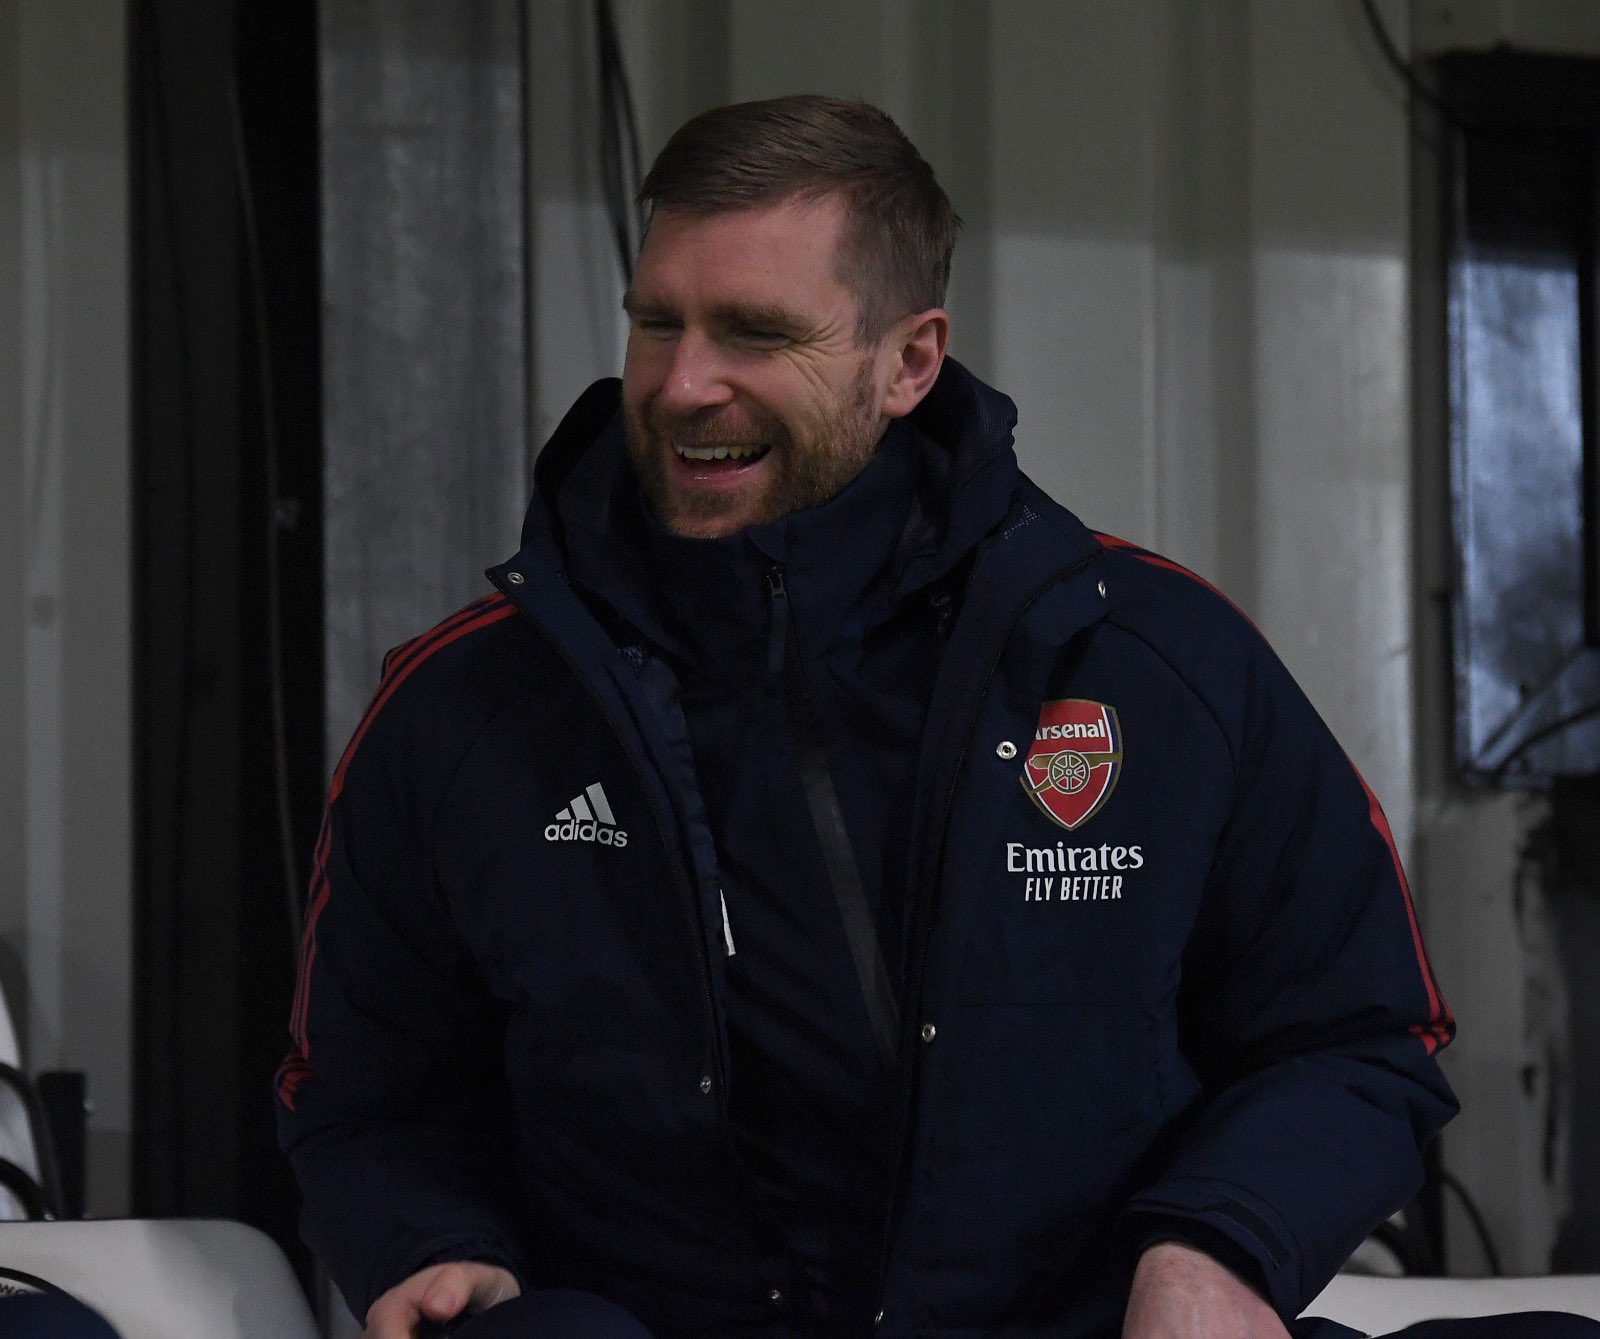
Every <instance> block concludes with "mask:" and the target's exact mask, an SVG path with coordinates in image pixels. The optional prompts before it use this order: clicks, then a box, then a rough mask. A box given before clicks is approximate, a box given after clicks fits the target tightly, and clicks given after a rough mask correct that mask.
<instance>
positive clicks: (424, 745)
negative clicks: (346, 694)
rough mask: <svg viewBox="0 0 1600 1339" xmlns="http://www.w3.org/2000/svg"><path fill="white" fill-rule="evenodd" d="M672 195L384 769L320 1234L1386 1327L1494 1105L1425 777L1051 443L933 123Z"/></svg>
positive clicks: (427, 651)
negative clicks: (1345, 1277)
mask: <svg viewBox="0 0 1600 1339" xmlns="http://www.w3.org/2000/svg"><path fill="white" fill-rule="evenodd" d="M643 196H644V198H645V199H646V200H647V201H648V202H649V203H650V204H651V206H652V214H651V218H650V226H649V230H648V233H647V236H646V238H645V242H644V245H643V249H642V253H641V255H640V257H639V261H638V267H637V272H636V274H635V276H634V280H633V283H632V286H631V288H630V289H629V292H628V294H627V298H626V304H625V305H626V308H627V311H628V314H629V318H630V322H631V325H630V334H629V339H628V350H627V360H626V365H625V368H624V372H623V377H622V380H621V383H620V385H619V384H618V383H617V382H615V381H605V382H601V383H598V384H597V385H595V386H594V387H592V388H591V389H590V390H589V391H588V392H586V393H585V395H584V396H583V397H582V398H581V399H580V400H579V402H578V403H577V404H576V405H575V406H574V407H573V409H572V410H571V411H570V412H569V414H568V416H567V418H566V419H565V421H564V422H563V423H562V425H561V426H560V428H559V429H558V430H557V432H556V434H555V435H554V437H553V438H552V440H551V441H550V443H549V444H548V445H547V446H546V448H545V450H544V452H543V453H542V455H541V457H540V460H539V466H538V472H537V493H536V496H535V498H534V501H533V504H532V506H531V508H530V509H529V513H528V518H527V522H526V525H525V527H524V532H523V543H522V548H521V551H520V552H519V553H518V554H517V555H516V556H515V557H514V558H513V559H511V560H510V561H509V562H506V563H503V564H501V565H499V566H497V567H495V568H493V569H492V570H491V572H490V576H491V579H492V580H493V582H494V585H495V587H496V590H495V591H494V593H492V594H490V595H487V596H486V597H485V598H484V599H482V600H480V601H478V602H477V603H476V604H474V605H472V606H469V607H468V608H467V609H465V610H463V611H461V612H460V613H459V614H457V615H455V616H453V617H452V618H450V619H448V620H446V621H445V622H444V623H442V624H440V625H439V627H437V628H435V629H434V630H433V631H432V632H430V633H427V634H425V635H423V636H422V637H419V638H417V639H416V640H414V641H412V642H409V643H406V644H405V645H404V646H402V647H399V648H397V649H396V650H395V651H394V652H392V653H391V654H390V656H389V657H388V658H387V660H386V663H385V666H384V675H383V682H382V685H381V687H380V689H379V692H378V695H377V697H376V699H375V701H374V704H373V707H372V708H371V710H370V711H369V712H368V714H367V716H366V718H365V719H364V720H363V721H362V723H361V726H360V728H359V730H358V731H357V733H356V736H355V738H354V740H353V741H352V742H351V745H350V747H349V749H348V750H347V751H346V753H345V756H344V758H343V759H342V760H341V762H340V764H339V767H338V770H337V772H336V774H335V776H334V780H333V785H332V787H331V790H330V797H329V806H328V815H327V820H326V823H325V826H324V830H323V836H322V840H321V842H320V843H319V847H318V852H317V863H316V868H315V870H314V872H313V883H312V899H311V903H310V911H309V914H308V918H307V929H306V939H305V948H304V954H303V960H302V967H301V976H300V983H299V990H298V992H297V996H296V1001H295V1010H294V1015H293V1018H292V1020H291V1023H292V1032H293V1037H294V1049H293V1050H292V1052H291V1054H290V1056H289V1058H288V1059H287V1060H286V1061H285V1063H284V1067H283V1069H282V1070H281V1072H280V1076H279V1083H278V1100H279V1108H280V1120H281V1129H282V1132H283V1138H284V1143H285V1146H286V1148H287V1149H288V1150H289V1152H290V1155H291V1157H292V1158H293V1161H294V1165H295V1168H296V1171H297V1173H298V1175H299V1177H300V1181H301V1184H302V1186H303V1187H304V1190H305V1195H306V1212H305V1218H304V1223H305V1232H306V1236H307V1239H308V1241H309V1242H310V1243H311V1245H312V1246H313V1247H314V1248H315V1250H316V1251H317V1252H318V1254H319V1256H320V1257H321V1259H322V1260H323V1261H324V1262H325V1263H326V1265H327V1266H328V1268H329V1270H330V1271H331V1272H332V1274H333V1277H334V1278H335V1279H336V1280H337V1281H338V1283H339V1285H340V1287H341V1288H342V1289H343V1291H344V1294H345V1296H346V1297H347V1298H348V1299H349V1301H350V1303H351V1305H352V1307H353V1308H354V1309H355V1310H356V1312H357V1314H364V1315H365V1316H366V1318H367V1327H368V1334H369V1335H371V1336H373V1339H401V1336H410V1335H413V1334H417V1333H420V1332H422V1331H423V1330H424V1329H425V1328H426V1327H427V1326H429V1325H432V1324H434V1323H439V1322H452V1323H453V1322H456V1321H458V1320H464V1321H465V1325H464V1328H463V1333H464V1334H470V1335H473V1336H482V1337H483V1339H488V1336H491V1335H497V1334H503V1335H523V1336H532V1335H571V1336H617V1337H619V1339H620V1337H621V1336H635V1337H637V1336H641V1335H655V1336H658V1337H659V1339H668V1337H669V1336H689V1335H696V1336H730V1337H731V1336H780V1335H799V1334H806V1335H819V1336H822V1335H825V1336H856V1335H867V1334H876V1335H884V1336H891V1335H892V1336H912V1335H935V1334H937V1335H947V1336H980V1335H1002V1334H1003V1335H1007V1336H1028V1335H1037V1336H1041V1339H1042V1337H1043V1336H1085V1339H1089V1337H1093V1339H1114V1337H1115V1336H1117V1335H1118V1334H1121V1335H1123V1336H1125V1337H1126V1339H1241V1337H1242V1339H1282V1337H1283V1336H1284V1335H1285V1334H1286V1333H1288V1332H1289V1331H1288V1330H1287V1329H1286V1326H1288V1325H1290V1324H1293V1325H1294V1326H1295V1327H1296V1328H1295V1329H1294V1333H1296V1334H1311V1333H1318V1334H1322V1333H1328V1334H1333V1333H1345V1332H1344V1331H1340V1330H1338V1328H1337V1327H1323V1328H1321V1329H1314V1328H1308V1325H1307V1323H1305V1322H1295V1321H1293V1318H1294V1317H1295V1316H1296V1315H1297V1314H1298V1312H1299V1311H1300V1309H1301V1308H1302V1307H1303V1306H1304V1304H1305V1303H1306V1302H1307V1301H1308V1300H1309V1299H1310V1298H1311V1297H1312V1296H1314V1295H1315V1293H1316V1292H1317V1291H1318V1290H1319V1288H1320V1287H1321V1286H1322V1285H1323V1284H1324V1283H1325V1282H1326V1281H1327V1279H1328V1278H1329V1277H1330V1276H1331V1275H1332V1274H1333V1272H1334V1271H1335V1270H1336V1269H1337V1268H1338V1267H1339V1265H1340V1264H1341V1263H1342V1262H1343V1260H1344V1259H1345V1258H1346V1256H1348V1254H1349V1253H1350V1251H1351V1249H1352V1248H1353V1247H1354V1246H1355V1245H1356V1244H1357V1243H1359V1241H1360V1240H1361V1238H1362V1237H1363V1235H1364V1234H1365V1233H1366V1232H1368V1231H1369V1230H1370V1229H1371V1228H1372V1227H1373V1226H1375V1225H1376V1224H1377V1223H1379V1222H1381V1221H1382V1220H1383V1219H1384V1218H1385V1217H1386V1216H1387V1215H1388V1214H1390V1213H1391V1212H1393V1211H1394V1210H1395V1209H1397V1208H1398V1207H1400V1206H1401V1205H1402V1204H1404V1203H1405V1202H1406V1201H1407V1199H1408V1198H1409V1197H1410V1196H1411V1195H1413V1194H1414V1193H1415V1191H1416V1189H1417V1187H1418V1185H1419V1183H1420V1180H1421V1165H1422V1164H1421V1160H1420V1154H1419V1150H1420V1147H1421V1145H1422V1143H1423V1142H1424V1141H1425V1140H1426V1139H1427V1138H1429V1137H1430V1136H1431V1135H1432V1133H1433V1132H1434V1131H1436V1130H1437V1129H1438V1128H1439V1126H1440V1125H1442V1124H1443V1123H1444V1121H1445V1120H1446V1119H1447V1118H1448V1117H1449V1116H1450V1115H1451V1114H1452V1112H1453V1111H1454V1101H1453V1099H1452V1097H1451V1095H1450V1092H1449V1089H1448V1087H1447V1086H1446V1084H1445V1082H1444V1080H1443V1079H1442V1078H1441V1076H1440V1073H1439V1070H1438V1067H1437V1065H1436V1064H1435V1060H1434V1055H1435V1052H1436V1051H1437V1050H1438V1048H1439V1047H1440V1046H1441V1045H1443V1044H1444V1043H1445V1042H1446V1041H1447V1040H1448V1039H1449V1037H1450V1035H1451V1033H1452V1029H1453V1024H1452V1022H1451V1020H1450V1016H1449V1013H1448V1011H1447V1010H1446V1008H1445V1006H1444V1003H1443V1001H1442V999H1441V998H1440V996H1439V993H1438V990H1437V988H1436V986H1435V983H1434V981H1433V977H1432V974H1431V972H1430V970H1429V967H1428V964H1427V960H1426V957H1425V955H1424V953H1423V950H1422V945H1421V941H1420V939H1419V938H1418V935H1417V930H1416V922H1415V918H1414V915H1413V912H1412V908H1411V903H1410V898H1409V894H1408V892H1407V889H1406V886H1405V880H1404V877H1403V875H1402V874H1401V871H1400V867H1399V864H1398V862H1397V860H1396V857H1395V851H1394V844H1393V841H1392V839H1391V838H1390V835H1389V831H1388V828H1387V825H1386V824H1385V822H1384V819H1383V815H1382V812H1381V810H1380V809H1379V808H1378V804H1377V801H1376V800H1375V799H1373V797H1372V796H1371V795H1370V793H1369V792H1368V791H1367V790H1366V788H1365V786H1364V785H1363V783H1362V781H1361V779H1360V778H1359V777H1358V776H1357V775H1356V774H1355V772H1354V771H1353V770H1352V768H1351V767H1350V765H1349V763H1348V761H1347V760H1346V759H1345V757H1344V755H1343V753H1342V752H1341V751H1340V749H1339V747H1338V745H1337V744H1336V743H1335V742H1334V741H1333V739H1332V738H1331V737H1330V736H1329V735H1328V732H1327V731H1326V729H1325V728H1324V727H1323V725H1322V724H1321V722H1320V721H1319V720H1318V719H1317V717H1316V715H1315V713H1314V712H1313V711H1312V710H1311V708H1310V707H1309V705H1308V704H1307V703H1306V701H1305V699H1304V697H1303V696H1302V695H1301V694H1300V693H1299V691H1298V690H1297V689H1296V687H1295V685H1294V684H1293V682H1292V681H1291V679H1290V678H1289V676H1288V674H1287V673H1286V672H1285V671H1284V669H1283V667H1282V666H1281V665H1280V664H1279V663H1278V661H1277V660H1276V659H1275V658H1274V657H1273V655H1272V653H1271V652H1270V650H1269V649H1268V648H1267V647H1266V646H1265V645H1264V644H1263V643H1262V641H1261V639H1260V637H1259V636H1258V635H1257V633H1256V632H1255V631H1254V630H1253V629H1252V628H1251V627H1250V625H1249V624H1248V622H1247V621H1246V620H1245V619H1243V618H1242V617H1241V616H1240V615H1239V614H1238V613H1237V612H1236V611H1235V610H1234V609H1233V608H1232V607H1231V606H1230V605H1229V604H1228V603H1227V602H1226V601H1225V600H1223V599H1222V598H1221V597H1219V596H1218V595H1217V594H1216V593H1215V592H1214V591H1213V590H1211V589H1210V588H1209V587H1208V586H1206V585H1205V584H1204V583H1203V582H1201V581H1199V580H1198V579H1197V578H1195V577H1193V576H1191V575H1190V574H1189V573H1187V572H1185V571H1183V570H1182V569H1181V568H1179V567H1177V566H1176V565H1175V564H1173V563H1170V562H1168V561H1167V560H1165V559H1163V558H1160V557H1158V556H1157V555H1155V554H1152V553H1149V552H1147V551H1145V550H1143V549H1141V548H1138V547H1137V546H1134V545H1131V544H1127V543H1124V542H1122V541H1118V540H1114V539H1111V538H1109V537H1106V536H1102V535H1097V534H1094V533H1092V532H1091V531H1089V530H1087V529H1086V528H1085V527H1084V526H1083V525H1081V524H1080V523H1079V522H1078V521H1077V520H1076V519H1075V518H1074V517H1073V516H1071V515H1070V514H1069V513H1068V512H1066V511H1065V510H1063V509H1062V508H1061V507H1060V506H1058V505H1057V504H1056V503H1055V502H1053V501H1052V500H1050V499H1049V498H1048V497H1046V496H1045V495H1044V494H1043V493H1041V492H1040V491H1039V490H1038V488H1037V487H1035V486H1034V485H1033V484H1032V483H1031V482H1029V480H1028V479H1027V478H1026V477H1025V476H1024V475H1023V474H1022V473H1021V472H1020V470H1019V469H1018V465H1017V460H1016V455H1015V452H1014V450H1013V446H1012V430H1013V426H1014V424H1015V422H1016V411H1015V408H1014V406H1013V405H1012V404H1011V402H1010V401H1009V400H1008V399H1007V398H1006V397H1005V396H1003V395H1002V394H1000V393H999V392H998V391H995V390H993V389H991V388H990V387H988V386H986V385H984V384H983V383H982V382H980V381H979V380H978V379H977V378H975V377H974V376H972V375H971V374H970V373H969V372H967V371H966V370H965V369H963V368H961V367H960V366H959V365H958V364H956V363H955V362H954V360H952V359H949V358H947V357H946V356H945V355H946V345H947V341H948V339H949V335H950V322H949V319H948V317H947V316H946V314H945V311H944V309H943V303H944V292H945V285H946V281H947V279H948V276H949V268H950V258H951V253H952V249H953V246H954V242H955V234H956V227H957V220H956V217H955V215H954V213H953V212H952V210H951V208H950V204H949V202H948V200H946V198H945V196H944V193H943V191H942V190H941V189H940V188H939V186H938V184H937V183H936V181H935V180H934V177H933V174H932V172H931V170H930V169H929V168H928V165H927V164H926V163H925V162H924V161H923V160H922V158H921V157H920V156H919V155H918V154H917V152H916V150H915V149H914V148H913V147H912V146H911V145H910V144H909V143H908V142H907V140H906V139H905V137H904V136H903V135H902V134H901V133H900V131H899V130H898V129H897V128H896V127H895V126H894V124H893V122H892V121H890V120H889V118H888V117H886V116H885V115H884V114H883V113H881V112H879V111H877V110H876V109H874V108H871V107H869V106H866V105H864V104H861V103H849V102H841V101H837V100H833V99H827V98H820V97H794V98H784V99H779V100H776V101H771V102H764V103H747V104H742V105H739V106H733V107H724V108H719V109H717V110H715V111H711V112H708V113H706V114H705V115H703V116H701V117H698V118H696V119H695V120H694V121H692V122H690V123H689V124H688V125H687V126H685V127H684V128H683V129H682V130H681V131H679V132H678V134H677V135H676V136H675V137H674V138H673V139H672V141H671V142H670V143H669V144H668V145H667V147H666V148H665V149H664V150H663V152H662V154H661V156H660V158H659V159H658V160H657V162H656V164H655V166H654V168H653V169H652V171H651V173H650V175H649V178H648V179H647V181H646V182H645V186H644V190H643ZM1034 437H1035V440H1036V441H1038V442H1041V443H1045V444H1047V449H1054V450H1064V451H1070V450H1071V444H1070V443H1055V442H1051V441H1050V438H1049V429H1048V425H1046V426H1045V427H1043V428H1036V429H1035V430H1034ZM1036 449H1037V448H1036ZM1553 1323H1555V1324H1563V1323H1565V1322H1553ZM1539 1324H1540V1322H1536V1321H1535V1322H1528V1324H1527V1325H1524V1326H1522V1327H1520V1328H1518V1329H1517V1330H1516V1333H1518V1334H1534V1333H1541V1332H1542V1333H1549V1334H1556V1333H1564V1331H1558V1330H1555V1329H1551V1330H1547V1331H1540V1330H1538V1329H1537V1328H1536V1327H1537V1326H1538V1325H1539ZM1529 1326H1533V1327H1535V1328H1529ZM1576 1332H1577V1331H1574V1333H1576ZM1483 1333H1484V1334H1488V1333H1491V1331H1487V1330H1486V1331H1483Z"/></svg>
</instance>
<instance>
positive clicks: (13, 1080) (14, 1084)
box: [0, 1061, 65, 1218]
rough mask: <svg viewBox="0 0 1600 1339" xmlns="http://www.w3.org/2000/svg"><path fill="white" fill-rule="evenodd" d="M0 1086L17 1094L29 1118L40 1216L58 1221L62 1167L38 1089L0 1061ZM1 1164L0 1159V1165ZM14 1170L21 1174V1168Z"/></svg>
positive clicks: (13, 1190) (19, 1073) (63, 1200)
mask: <svg viewBox="0 0 1600 1339" xmlns="http://www.w3.org/2000/svg"><path fill="white" fill-rule="evenodd" d="M0 1083H4V1084H5V1085H6V1086H7V1087H8V1088H10V1089H11V1090H12V1091H13V1092H14V1093H16V1095H17V1098H18V1100H19V1101H20V1102H21V1103H22V1110H23V1113H24V1114H25V1115H26V1116H27V1118H28V1134H29V1135H30V1136H31V1137H32V1139H33V1154H34V1157H35V1158H36V1159H37V1160H38V1163H39V1181H38V1185H39V1189H40V1191H41V1193H42V1195H43V1197H44V1202H43V1208H42V1211H41V1213H40V1215H39V1216H40V1217H41V1218H42V1217H45V1216H47V1215H48V1216H50V1217H53V1218H59V1217H60V1216H61V1206H62V1204H64V1203H65V1199H64V1197H63V1195H62V1193H61V1168H60V1165H59V1164H58V1163H57V1161H56V1141H55V1139H54V1137H53V1136H52V1135H51V1133H50V1119H49V1117H48V1116H47V1115H46V1114H45V1109H44V1103H43V1102H41V1101H40V1100H39V1093H38V1090H37V1089H36V1088H35V1087H34V1086H33V1084H32V1083H31V1082H30V1081H29V1079H28V1076H27V1075H26V1074H24V1073H23V1072H22V1071H21V1070H20V1069H18V1068H17V1067H16V1066H15V1065H8V1064H6V1063H5V1062H3V1061H0ZM4 1161H5V1160H4V1159H3V1158H0V1163H3V1162H4ZM17 1170H18V1171H19V1172H20V1171H22V1169H21V1168H20V1167H19V1168H17ZM24 1175H26V1173H24ZM30 1179H31V1178H30ZM4 1184H5V1187H6V1189H7V1190H11V1191H12V1192H13V1193H15V1187H14V1186H12V1185H11V1184H10V1183H9V1182H6V1183H4ZM18 1198H19V1199H20V1198H21V1196H20V1195H19V1196H18Z"/></svg>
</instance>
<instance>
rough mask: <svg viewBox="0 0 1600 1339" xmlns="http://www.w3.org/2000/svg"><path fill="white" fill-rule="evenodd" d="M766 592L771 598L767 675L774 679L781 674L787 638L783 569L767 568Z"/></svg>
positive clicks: (787, 604) (786, 591)
mask: <svg viewBox="0 0 1600 1339" xmlns="http://www.w3.org/2000/svg"><path fill="white" fill-rule="evenodd" d="M767 591H768V592H769V593H770V594H771V596H772V625H771V630H770V631H769V632H768V635H767V673H768V674H770V675H771V676H772V677H773V678H774V679H776V678H777V677H778V676H779V675H780V674H782V673H783V644H784V642H785V641H786V640H787V639H788V636H789V590H788V587H786V586H785V585H784V584H783V568H782V567H781V566H780V565H779V564H777V563H773V564H772V566H771V567H769V568H767Z"/></svg>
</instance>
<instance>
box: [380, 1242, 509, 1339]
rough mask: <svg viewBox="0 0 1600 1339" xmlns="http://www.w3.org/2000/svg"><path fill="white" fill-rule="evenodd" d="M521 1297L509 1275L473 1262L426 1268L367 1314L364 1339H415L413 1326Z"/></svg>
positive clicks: (385, 1296)
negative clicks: (423, 1321) (425, 1320)
mask: <svg viewBox="0 0 1600 1339" xmlns="http://www.w3.org/2000/svg"><path fill="white" fill-rule="evenodd" d="M519 1291H521V1290H520V1289H519V1288H518V1286H517V1279H516V1276H515V1275H514V1274H512V1273H511V1271H510V1270H507V1269H502V1268H500V1266H498V1265H485V1264H479V1263H477V1262H475V1261H455V1262H452V1263H450V1264H443V1265H430V1266H428V1268H426V1269H420V1270H418V1271H417V1272H416V1273H415V1274H413V1275H412V1276H411V1277H410V1278H408V1279H405V1280H404V1281H402V1282H400V1283H397V1284H395V1286H394V1287H392V1288H390V1289H389V1291H388V1292H386V1293H384V1295H383V1296H382V1297H380V1298H379V1299H378V1300H377V1301H376V1302H374V1303H373V1304H372V1306H371V1307H370V1308H369V1309H368V1311H367V1328H366V1331H365V1333H364V1335H363V1339H416V1333H417V1326H418V1323H419V1322H420V1321H422V1320H424V1319H427V1320H432V1321H447V1320H454V1319H455V1318H456V1317H457V1316H459V1315H460V1314H461V1313H462V1312H463V1311H468V1310H471V1311H474V1312H477V1311H483V1310H485V1309H486V1308H488V1307H491V1306H494V1305H495V1304H496V1303H499V1302H504V1301H507V1300H509V1299H510V1298H513V1297H515V1296H516V1295H517V1293H518V1292H519Z"/></svg>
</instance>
